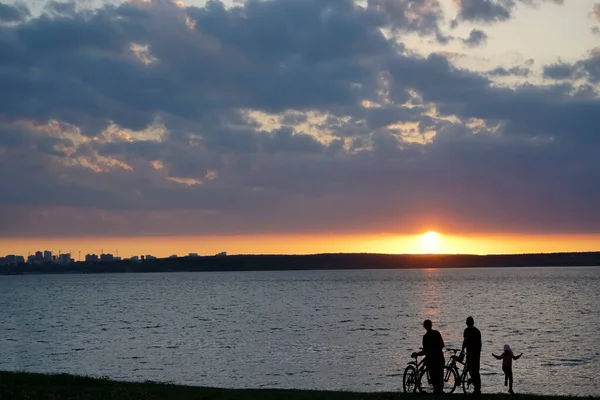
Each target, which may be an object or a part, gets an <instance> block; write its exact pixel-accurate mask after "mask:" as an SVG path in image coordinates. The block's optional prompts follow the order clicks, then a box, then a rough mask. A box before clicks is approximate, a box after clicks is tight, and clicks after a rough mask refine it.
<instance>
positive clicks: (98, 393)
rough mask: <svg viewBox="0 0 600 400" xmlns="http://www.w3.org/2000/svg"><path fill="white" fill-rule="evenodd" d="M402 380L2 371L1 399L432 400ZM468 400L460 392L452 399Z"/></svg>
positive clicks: (544, 399)
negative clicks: (214, 380) (244, 383)
mask: <svg viewBox="0 0 600 400" xmlns="http://www.w3.org/2000/svg"><path fill="white" fill-rule="evenodd" d="M401 385H402V382H401V379H400V380H399V382H398V392H344V391H321V390H298V389H221V388H211V387H196V386H183V385H175V384H168V383H154V382H143V383H142V382H139V383H136V382H121V381H113V380H110V379H108V378H90V377H84V376H76V375H67V374H60V375H59V374H37V373H28V372H7V371H0V399H2V400H4V399H6V400H9V399H10V400H25V399H27V400H41V399H71V400H84V399H85V400H107V399H119V400H163V399H164V400H183V399H202V400H217V399H218V400H233V399H236V400H255V399H261V400H275V399H282V400H309V399H310V400H325V399H328V400H384V399H385V400H392V399H398V398H408V399H417V398H419V399H421V398H422V399H431V398H432V396H431V395H427V394H404V393H401V389H400V386H401ZM448 396H451V397H461V398H462V397H465V396H464V395H463V394H461V393H460V392H459V393H458V394H453V395H448ZM516 397H518V398H521V399H523V400H526V399H531V400H551V399H552V400H560V399H576V398H582V399H589V400H596V399H600V398H599V397H597V396H587V397H575V396H546V395H533V394H522V395H521V394H517V395H516ZM476 398H477V399H480V400H485V399H498V400H500V399H507V400H508V399H514V398H515V396H511V395H508V394H500V393H493V394H487V393H484V394H483V395H481V396H477V397H476Z"/></svg>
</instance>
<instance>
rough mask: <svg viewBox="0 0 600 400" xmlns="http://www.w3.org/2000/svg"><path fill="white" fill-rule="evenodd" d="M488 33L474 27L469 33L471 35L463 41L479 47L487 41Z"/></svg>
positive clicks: (470, 45) (469, 45) (467, 44)
mask: <svg viewBox="0 0 600 400" xmlns="http://www.w3.org/2000/svg"><path fill="white" fill-rule="evenodd" d="M487 38H488V36H487V34H486V33H485V32H484V31H482V30H480V29H473V30H472V31H471V32H470V33H469V37H468V38H466V39H462V42H463V43H464V44H465V45H466V46H468V47H479V46H481V45H484V44H485V42H486V41H487Z"/></svg>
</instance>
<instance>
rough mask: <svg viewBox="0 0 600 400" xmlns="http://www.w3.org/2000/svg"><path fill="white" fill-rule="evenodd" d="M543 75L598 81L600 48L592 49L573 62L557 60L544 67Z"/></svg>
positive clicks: (554, 77)
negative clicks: (583, 56) (587, 54)
mask: <svg viewBox="0 0 600 400" xmlns="http://www.w3.org/2000/svg"><path fill="white" fill-rule="evenodd" d="M544 77H546V78H550V79H557V80H560V79H578V78H583V79H587V80H588V81H589V82H591V83H593V84H595V83H598V82H600V48H596V49H593V50H592V51H590V54H589V56H588V57H587V58H584V59H582V60H579V61H577V62H574V63H563V62H558V63H555V64H550V65H547V66H545V67H544Z"/></svg>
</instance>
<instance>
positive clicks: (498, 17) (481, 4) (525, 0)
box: [454, 0, 564, 23]
mask: <svg viewBox="0 0 600 400" xmlns="http://www.w3.org/2000/svg"><path fill="white" fill-rule="evenodd" d="M454 2H455V4H456V5H457V6H458V9H459V10H458V17H459V19H461V20H463V21H471V22H483V23H494V22H501V21H506V20H508V19H510V18H511V17H512V13H513V11H514V9H515V8H516V7H517V5H518V4H524V5H527V6H531V7H537V6H539V5H541V4H542V3H548V2H549V3H554V4H558V5H562V4H564V0H454Z"/></svg>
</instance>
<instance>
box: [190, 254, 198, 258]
mask: <svg viewBox="0 0 600 400" xmlns="http://www.w3.org/2000/svg"><path fill="white" fill-rule="evenodd" d="M188 257H190V258H196V257H198V253H190V254H189V256H188Z"/></svg>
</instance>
